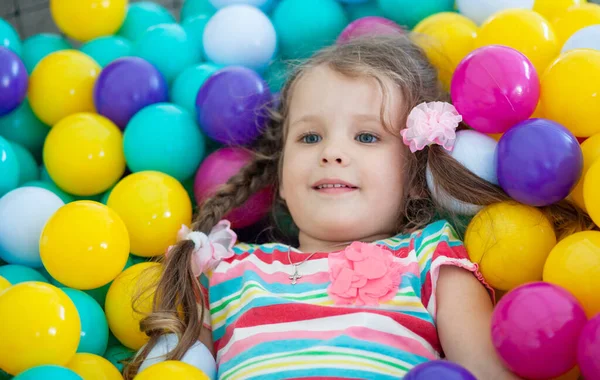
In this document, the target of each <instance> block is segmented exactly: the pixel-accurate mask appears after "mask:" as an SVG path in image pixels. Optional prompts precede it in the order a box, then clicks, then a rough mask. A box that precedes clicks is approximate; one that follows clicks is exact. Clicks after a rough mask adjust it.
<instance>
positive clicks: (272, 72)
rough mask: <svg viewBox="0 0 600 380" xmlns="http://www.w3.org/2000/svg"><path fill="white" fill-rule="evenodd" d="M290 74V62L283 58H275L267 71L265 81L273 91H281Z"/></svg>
mask: <svg viewBox="0 0 600 380" xmlns="http://www.w3.org/2000/svg"><path fill="white" fill-rule="evenodd" d="M289 75H290V68H289V67H288V64H287V63H286V62H285V61H283V60H282V59H281V58H277V59H274V60H273V61H272V62H271V63H270V64H269V66H268V67H267V70H266V71H265V74H264V77H265V81H267V84H268V85H269V88H270V89H271V91H272V92H274V93H275V92H279V91H281V89H282V88H283V85H284V84H285V82H286V81H287V79H288V77H289Z"/></svg>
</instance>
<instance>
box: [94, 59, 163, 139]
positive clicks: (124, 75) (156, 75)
mask: <svg viewBox="0 0 600 380" xmlns="http://www.w3.org/2000/svg"><path fill="white" fill-rule="evenodd" d="M168 100H169V87H168V85H167V82H166V80H165V78H164V77H163V75H162V74H161V73H160V72H159V71H158V69H156V67H154V65H152V64H151V63H150V62H148V61H146V60H144V59H142V58H138V57H125V58H120V59H117V60H115V61H113V62H111V63H110V64H109V65H107V66H106V67H105V68H104V70H102V72H101V73H100V75H99V76H98V80H97V81H96V84H95V86H94V104H95V106H96V110H97V111H98V113H99V114H100V115H103V116H106V117H107V118H109V119H110V120H112V121H113V122H114V123H115V124H116V125H118V126H119V127H120V128H121V129H125V127H126V126H127V123H129V120H130V119H131V118H132V117H133V115H135V114H136V113H137V112H138V111H140V110H141V109H142V108H144V107H146V106H149V105H151V104H155V103H161V102H167V101H168Z"/></svg>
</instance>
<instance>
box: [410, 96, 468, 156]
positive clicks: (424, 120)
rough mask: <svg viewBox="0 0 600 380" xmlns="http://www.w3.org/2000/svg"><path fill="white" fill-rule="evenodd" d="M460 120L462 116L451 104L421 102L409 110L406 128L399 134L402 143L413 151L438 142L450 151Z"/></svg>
mask: <svg viewBox="0 0 600 380" xmlns="http://www.w3.org/2000/svg"><path fill="white" fill-rule="evenodd" d="M461 121H462V116H461V115H460V114H459V113H458V111H457V110H456V108H455V107H454V106H453V105H452V104H450V103H446V102H429V103H426V102H423V103H421V104H419V105H418V106H416V107H415V108H413V109H412V111H410V114H409V115H408V119H407V120H406V129H403V130H402V131H400V134H401V135H402V140H403V141H404V144H406V145H408V146H409V147H410V151H411V152H413V153H414V152H416V151H417V150H421V149H423V148H425V147H426V146H429V145H431V144H438V145H441V146H443V147H444V148H445V149H446V150H448V151H452V149H453V148H454V142H455V141H456V128H457V127H458V125H459V124H460V122H461Z"/></svg>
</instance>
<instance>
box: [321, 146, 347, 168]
mask: <svg viewBox="0 0 600 380" xmlns="http://www.w3.org/2000/svg"><path fill="white" fill-rule="evenodd" d="M320 163H321V166H323V165H335V164H337V165H340V166H347V165H348V164H349V163H350V157H349V156H348V155H347V154H346V153H345V152H344V151H343V149H341V147H340V146H339V145H336V144H328V145H327V146H326V147H324V149H323V151H322V153H321V162H320Z"/></svg>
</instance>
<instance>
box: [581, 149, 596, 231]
mask: <svg viewBox="0 0 600 380" xmlns="http://www.w3.org/2000/svg"><path fill="white" fill-rule="evenodd" d="M599 162H600V161H598V160H596V162H594V163H593V164H592V166H591V167H590V168H589V169H588V171H587V173H586V175H585V178H584V180H583V200H584V201H585V208H586V209H587V211H588V213H589V214H590V216H591V217H592V220H593V221H594V223H595V224H596V225H600V194H599V193H598V189H600V163H599Z"/></svg>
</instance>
